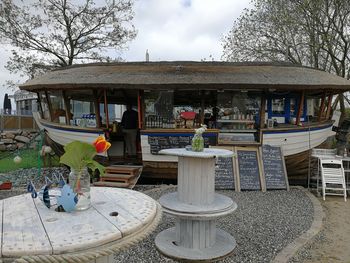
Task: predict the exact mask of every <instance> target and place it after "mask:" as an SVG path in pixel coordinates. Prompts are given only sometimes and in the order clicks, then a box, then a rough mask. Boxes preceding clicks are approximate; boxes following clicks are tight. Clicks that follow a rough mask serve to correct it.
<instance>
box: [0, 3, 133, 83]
mask: <svg viewBox="0 0 350 263" xmlns="http://www.w3.org/2000/svg"><path fill="white" fill-rule="evenodd" d="M16 2H17V3H16ZM132 7H133V1H132V0H105V2H104V3H103V4H96V3H95V2H94V1H93V0H81V1H73V0H71V1H70V0H31V1H14V0H1V1H0V40H1V41H2V42H3V43H6V44H10V45H12V46H13V47H15V48H14V49H13V50H12V57H11V58H10V60H9V61H8V63H7V65H6V68H7V69H8V70H9V71H10V72H11V73H21V74H22V76H23V75H26V76H29V77H31V78H32V77H34V76H35V75H37V74H40V73H42V72H44V71H47V70H49V69H52V68H55V67H63V66H69V65H72V64H75V63H85V62H92V61H111V60H116V59H118V58H117V57H114V58H111V57H109V56H108V51H110V50H115V51H120V50H121V49H123V48H125V46H126V43H127V42H128V41H130V40H132V39H134V38H135V36H136V30H135V28H134V26H133V25H132V24H131V21H132V19H133V15H134V14H133V11H132Z"/></svg>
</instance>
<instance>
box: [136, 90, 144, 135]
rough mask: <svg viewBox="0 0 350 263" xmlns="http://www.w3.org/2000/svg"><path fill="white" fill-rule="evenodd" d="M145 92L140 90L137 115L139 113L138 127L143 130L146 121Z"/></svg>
mask: <svg viewBox="0 0 350 263" xmlns="http://www.w3.org/2000/svg"><path fill="white" fill-rule="evenodd" d="M142 101H143V90H139V92H138V95H137V113H138V127H139V129H143V124H144V119H143V116H144V114H143V103H142Z"/></svg>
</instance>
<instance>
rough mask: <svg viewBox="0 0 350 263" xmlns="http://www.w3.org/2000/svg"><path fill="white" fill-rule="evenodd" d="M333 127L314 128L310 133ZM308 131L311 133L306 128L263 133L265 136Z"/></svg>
mask: <svg viewBox="0 0 350 263" xmlns="http://www.w3.org/2000/svg"><path fill="white" fill-rule="evenodd" d="M332 126H333V124H330V125H327V126H323V127H313V128H310V131H317V130H325V129H328V128H330V127H332ZM308 131H309V128H307V127H305V129H291V130H286V131H263V134H278V133H296V132H308Z"/></svg>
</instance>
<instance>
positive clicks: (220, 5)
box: [122, 0, 249, 61]
mask: <svg viewBox="0 0 350 263" xmlns="http://www.w3.org/2000/svg"><path fill="white" fill-rule="evenodd" d="M247 7H249V0H241V1H239V0H219V1H215V0H192V1H187V0H177V1H160V0H139V1H138V2H136V5H135V20H134V24H135V26H136V28H137V29H138V36H137V39H135V40H134V41H133V42H132V43H131V44H130V46H129V50H128V51H127V52H124V53H123V54H122V57H124V58H125V59H126V60H132V61H139V60H141V61H142V60H144V59H145V51H146V49H148V50H149V53H150V60H153V61H159V60H201V59H203V58H208V57H209V55H212V56H213V57H214V58H215V59H216V60H220V58H221V53H222V47H221V38H222V37H223V35H224V34H226V33H227V32H228V31H229V30H230V28H231V26H232V25H233V21H234V20H235V19H236V18H237V17H238V16H239V15H240V13H241V12H242V10H243V9H244V8H247Z"/></svg>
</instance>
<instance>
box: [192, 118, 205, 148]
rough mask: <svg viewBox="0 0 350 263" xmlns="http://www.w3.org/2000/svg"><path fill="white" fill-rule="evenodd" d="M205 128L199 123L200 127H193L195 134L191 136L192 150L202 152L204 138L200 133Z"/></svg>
mask: <svg viewBox="0 0 350 263" xmlns="http://www.w3.org/2000/svg"><path fill="white" fill-rule="evenodd" d="M206 130H207V126H206V125H203V124H201V127H200V128H198V129H194V131H195V134H194V136H193V138H192V151H195V152H202V151H203V150H204V139H203V136H202V134H203V133H204V132H205V131H206Z"/></svg>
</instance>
